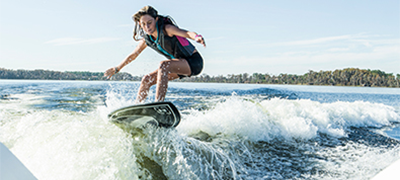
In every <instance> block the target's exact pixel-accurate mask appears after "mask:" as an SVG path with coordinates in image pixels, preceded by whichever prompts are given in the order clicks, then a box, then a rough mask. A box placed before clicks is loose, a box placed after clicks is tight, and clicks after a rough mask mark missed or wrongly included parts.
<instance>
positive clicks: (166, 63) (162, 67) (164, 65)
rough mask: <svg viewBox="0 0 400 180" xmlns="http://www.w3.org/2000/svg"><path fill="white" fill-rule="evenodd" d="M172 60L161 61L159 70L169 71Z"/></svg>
mask: <svg viewBox="0 0 400 180" xmlns="http://www.w3.org/2000/svg"><path fill="white" fill-rule="evenodd" d="M170 65H171V62H170V61H169V60H165V61H161V62H160V66H159V67H158V70H159V71H161V72H168V71H169V68H170Z"/></svg>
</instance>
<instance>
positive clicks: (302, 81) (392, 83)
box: [177, 68, 400, 87]
mask: <svg viewBox="0 0 400 180" xmlns="http://www.w3.org/2000/svg"><path fill="white" fill-rule="evenodd" d="M177 81H180V82H216V83H254V84H294V85H332V86H367V87H371V86H372V87H400V74H397V75H396V76H394V75H393V74H392V73H385V72H384V71H380V70H370V69H368V70H363V69H357V68H347V69H343V70H335V71H319V72H316V71H312V70H310V71H309V72H308V73H306V74H304V75H294V74H280V75H278V76H275V75H270V74H262V73H253V74H252V75H250V74H247V73H244V74H238V75H235V74H229V75H228V76H226V77H225V76H222V75H220V76H209V75H200V76H194V77H190V78H184V79H180V80H177Z"/></svg>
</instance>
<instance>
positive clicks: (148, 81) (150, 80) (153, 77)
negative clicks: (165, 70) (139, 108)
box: [136, 70, 158, 103]
mask: <svg viewBox="0 0 400 180" xmlns="http://www.w3.org/2000/svg"><path fill="white" fill-rule="evenodd" d="M157 72H158V70H156V71H154V72H152V73H150V74H148V75H145V76H143V78H142V81H141V83H140V87H139V91H138V94H137V97H136V103H140V102H142V101H143V100H144V99H146V97H147V95H148V93H149V89H150V87H151V86H153V85H154V84H156V83H157Z"/></svg>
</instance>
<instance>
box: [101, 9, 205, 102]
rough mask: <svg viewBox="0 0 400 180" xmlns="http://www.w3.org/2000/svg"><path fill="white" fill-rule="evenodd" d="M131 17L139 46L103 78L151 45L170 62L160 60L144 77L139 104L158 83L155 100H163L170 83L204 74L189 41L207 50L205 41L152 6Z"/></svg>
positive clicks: (198, 55)
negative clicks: (199, 44)
mask: <svg viewBox="0 0 400 180" xmlns="http://www.w3.org/2000/svg"><path fill="white" fill-rule="evenodd" d="M132 18H133V20H134V21H135V28H134V31H133V39H134V40H136V41H139V44H138V45H137V47H136V48H135V50H134V51H133V52H132V53H131V54H130V55H129V56H128V57H126V58H125V60H123V61H122V62H121V64H119V65H118V66H116V67H112V68H110V69H108V70H107V71H106V72H105V73H104V76H106V77H108V78H111V76H112V75H114V74H116V73H118V72H119V71H120V70H121V69H122V68H123V67H124V66H126V65H127V64H129V63H130V62H132V61H133V60H135V59H136V58H137V57H138V55H139V54H140V53H141V52H142V51H143V50H144V49H145V48H146V47H148V46H150V47H151V48H153V49H154V50H155V51H157V52H158V53H160V54H162V55H164V56H165V57H166V58H167V60H164V61H161V63H160V66H159V67H158V69H156V70H155V71H154V72H152V73H150V74H148V75H145V76H144V77H143V79H142V82H141V84H140V87H139V91H138V95H137V98H136V102H138V103H140V102H142V101H143V100H144V99H145V98H146V97H147V95H148V92H149V89H150V87H151V86H152V85H154V84H157V88H156V101H164V99H165V95H166V93H167V88H168V81H169V80H174V79H177V78H183V77H190V76H193V75H198V74H200V72H201V71H202V69H203V59H202V57H201V56H200V54H199V52H197V50H196V49H195V47H194V46H193V45H192V44H191V43H190V42H189V41H188V40H187V39H186V38H189V39H192V40H194V41H196V42H198V43H201V44H202V45H203V46H204V47H205V46H206V44H205V41H204V38H203V37H202V36H201V35H199V34H197V33H195V32H191V31H186V30H183V29H180V28H178V27H177V26H176V25H175V24H174V23H173V21H172V20H171V18H170V17H164V16H160V15H158V13H157V10H155V9H154V8H153V7H151V6H145V7H143V8H142V9H140V10H139V11H138V12H137V13H136V14H134V15H133V17H132Z"/></svg>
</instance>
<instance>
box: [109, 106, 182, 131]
mask: <svg viewBox="0 0 400 180" xmlns="http://www.w3.org/2000/svg"><path fill="white" fill-rule="evenodd" d="M108 118H109V119H110V120H111V122H113V123H114V124H116V125H117V126H118V127H120V128H121V129H124V130H126V131H129V130H131V129H132V128H142V127H144V126H146V125H153V126H156V127H164V128H173V127H176V126H177V125H178V124H179V122H180V120H181V115H180V113H179V111H178V109H177V108H176V107H175V105H174V104H172V103H171V102H154V103H147V104H138V105H132V106H127V107H123V108H119V109H117V110H115V111H113V112H111V113H110V114H109V115H108Z"/></svg>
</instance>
